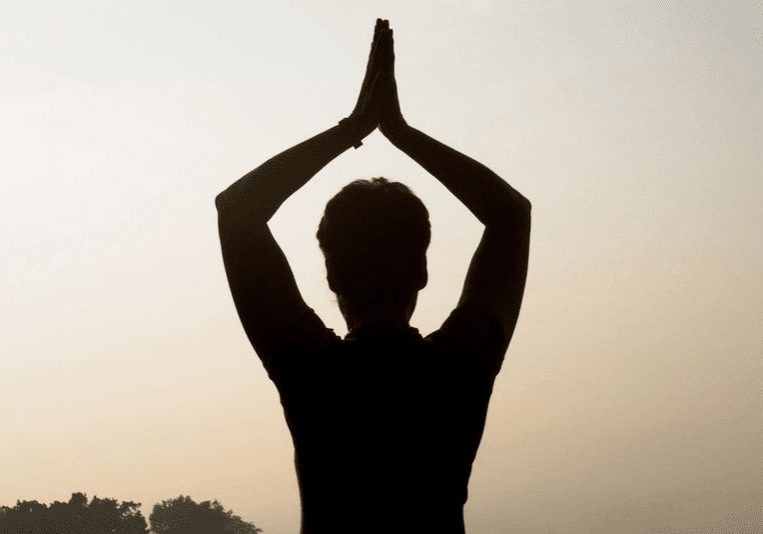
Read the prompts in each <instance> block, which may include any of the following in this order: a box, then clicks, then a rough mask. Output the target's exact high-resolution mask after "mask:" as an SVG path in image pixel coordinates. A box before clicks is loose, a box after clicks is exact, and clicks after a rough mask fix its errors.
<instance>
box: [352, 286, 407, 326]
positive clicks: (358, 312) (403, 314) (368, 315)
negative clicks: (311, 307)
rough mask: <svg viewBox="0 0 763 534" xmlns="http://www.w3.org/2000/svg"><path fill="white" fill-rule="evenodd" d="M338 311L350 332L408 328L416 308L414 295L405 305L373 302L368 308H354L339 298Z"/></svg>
mask: <svg viewBox="0 0 763 534" xmlns="http://www.w3.org/2000/svg"><path fill="white" fill-rule="evenodd" d="M338 302H339V309H340V310H341V312H342V315H343V316H344V319H345V321H346V322H347V329H348V330H349V331H350V332H352V331H353V330H358V329H360V328H364V329H365V328H368V329H404V328H408V327H409V326H410V320H411V316H412V315H413V310H414V308H415V307H416V295H414V296H413V298H412V299H411V301H410V302H408V303H406V304H402V305H401V304H398V303H390V302H386V303H385V302H375V303H374V304H373V305H370V306H360V307H355V306H352V305H350V304H349V303H347V302H346V301H345V300H344V299H342V298H341V297H339V298H338Z"/></svg>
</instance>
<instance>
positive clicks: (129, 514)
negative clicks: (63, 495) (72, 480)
mask: <svg viewBox="0 0 763 534" xmlns="http://www.w3.org/2000/svg"><path fill="white" fill-rule="evenodd" d="M138 508H140V503H134V502H122V503H119V502H117V501H116V500H115V499H99V498H98V497H93V500H92V501H90V503H88V501H87V495H85V494H84V493H72V496H71V499H69V502H59V501H55V502H53V503H52V504H51V505H50V506H48V505H46V504H41V503H39V502H37V501H16V506H14V507H13V508H10V507H8V506H0V534H82V533H87V534H149V530H148V524H147V523H146V519H145V518H144V517H143V514H141V512H140V510H139V509H138Z"/></svg>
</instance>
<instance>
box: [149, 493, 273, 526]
mask: <svg viewBox="0 0 763 534" xmlns="http://www.w3.org/2000/svg"><path fill="white" fill-rule="evenodd" d="M148 520H149V522H150V523H151V531H152V532H154V533H155V534H257V533H259V532H262V529H259V528H257V527H255V526H254V525H253V524H252V523H249V522H247V521H244V520H243V519H241V518H240V517H239V516H237V515H233V511H232V510H228V511H225V509H224V508H223V506H222V505H221V504H220V503H219V502H217V500H215V501H212V502H210V501H204V502H201V503H196V502H194V501H193V499H191V497H184V496H183V495H180V496H179V497H177V498H175V499H170V500H168V501H162V502H161V504H155V505H154V509H153V511H152V512H151V515H149V516H148Z"/></svg>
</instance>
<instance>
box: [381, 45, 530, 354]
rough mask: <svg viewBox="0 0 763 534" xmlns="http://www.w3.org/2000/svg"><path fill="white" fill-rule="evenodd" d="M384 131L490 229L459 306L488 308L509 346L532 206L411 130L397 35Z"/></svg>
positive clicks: (384, 67) (388, 72) (387, 75)
mask: <svg viewBox="0 0 763 534" xmlns="http://www.w3.org/2000/svg"><path fill="white" fill-rule="evenodd" d="M378 46H379V62H380V70H381V73H380V75H379V80H378V84H379V85H378V90H379V91H380V96H379V98H380V111H379V119H380V123H379V128H380V130H381V132H382V133H383V134H384V135H385V136H386V137H387V138H388V139H389V141H390V142H391V143H392V144H393V145H395V146H396V147H397V148H399V149H400V150H402V151H403V152H405V153H406V154H407V155H408V156H410V157H411V158H412V159H414V160H415V161H416V162H417V163H419V164H420V165H421V166H422V167H423V168H424V169H426V170H427V171H428V172H429V173H430V174H431V175H432V176H434V177H435V178H437V179H438V180H439V181H440V182H441V183H442V184H443V185H444V186H445V187H446V188H447V189H448V190H449V191H450V192H451V193H453V194H454V195H455V196H456V198H458V199H459V200H460V201H461V202H462V203H463V204H464V205H465V206H466V207H467V208H468V209H469V211H471V212H472V214H474V216H475V217H476V218H477V219H478V220H479V221H480V222H481V223H482V224H484V225H485V230H484V232H483V235H482V240H481V241H480V244H479V247H478V248H477V251H476V252H475V254H474V257H473V258H472V262H471V264H470V267H469V271H468V273H467V276H466V281H465V283H464V288H463V291H462V294H461V299H460V301H459V305H462V304H464V303H466V302H471V303H475V304H478V305H481V306H482V307H484V308H487V309H488V310H489V311H490V312H492V313H493V314H494V315H495V317H496V318H497V319H498V320H499V321H500V322H501V323H502V326H503V328H504V332H505V335H506V343H507V344H508V342H509V340H510V338H511V335H512V333H513V331H514V326H515V324H516V321H517V318H518V316H519V308H520V306H521V303H522V295H523V293H524V286H525V280H526V277H527V263H528V254H529V243H530V202H529V201H528V200H527V199H526V198H525V197H524V196H522V195H521V194H520V193H519V192H518V191H517V190H515V189H514V188H513V187H511V186H510V185H509V184H507V183H506V182H505V181H504V180H503V179H501V178H500V177H499V176H498V175H496V174H495V173H494V172H493V171H491V170H490V169H488V168H487V167H485V166H484V165H482V164H481V163H479V162H477V161H475V160H473V159H471V158H470V157H468V156H465V155H464V154H461V153H460V152H458V151H456V150H454V149H452V148H450V147H448V146H446V145H444V144H443V143H440V142H439V141H436V140H435V139H432V138H431V137H429V136H428V135H426V134H425V133H423V132H421V131H419V130H417V129H415V128H413V127H411V126H409V125H408V124H407V122H406V121H405V119H404V118H403V115H402V113H401V111H400V104H399V102H398V96H397V85H396V81H395V75H394V48H393V39H392V30H385V31H384V32H383V33H382V35H381V36H380V41H379V45H378Z"/></svg>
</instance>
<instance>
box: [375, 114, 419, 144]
mask: <svg viewBox="0 0 763 534" xmlns="http://www.w3.org/2000/svg"><path fill="white" fill-rule="evenodd" d="M411 129H412V128H411V126H409V125H408V123H407V122H405V119H404V118H403V117H402V116H401V117H399V118H395V119H392V120H385V121H382V122H381V123H379V130H381V132H382V134H383V135H384V137H386V138H387V139H389V140H390V141H392V140H394V139H396V138H399V137H401V136H403V135H405V134H406V133H407V132H409V131H410V130H411Z"/></svg>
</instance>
